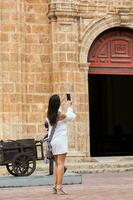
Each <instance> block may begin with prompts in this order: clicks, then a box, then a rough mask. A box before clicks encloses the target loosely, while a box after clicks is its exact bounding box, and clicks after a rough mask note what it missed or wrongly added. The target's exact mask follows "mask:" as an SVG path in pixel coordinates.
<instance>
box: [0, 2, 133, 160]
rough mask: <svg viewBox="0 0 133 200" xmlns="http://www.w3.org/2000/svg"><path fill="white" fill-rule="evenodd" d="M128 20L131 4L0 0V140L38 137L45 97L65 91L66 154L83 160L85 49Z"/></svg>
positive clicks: (85, 146)
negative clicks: (69, 117) (68, 118)
mask: <svg viewBox="0 0 133 200" xmlns="http://www.w3.org/2000/svg"><path fill="white" fill-rule="evenodd" d="M132 19H133V2H132V1H131V0H49V1H48V0H17V1H16V0H0V22H1V23H0V92H1V95H0V137H1V138H3V139H16V138H32V137H35V138H37V137H39V136H41V134H42V133H43V119H44V116H45V114H44V111H45V109H46V107H47V102H48V98H49V96H50V94H51V93H58V94H60V95H61V96H63V95H64V94H65V93H67V92H70V93H71V95H72V98H73V104H74V109H75V111H76V113H77V119H76V121H75V122H73V123H70V126H69V149H70V155H71V156H72V155H73V156H85V157H86V156H88V155H89V103H88V102H89V100H88V70H89V68H88V64H87V55H88V51H89V49H90V46H91V44H92V42H93V41H94V40H95V38H96V37H97V36H98V35H99V34H100V33H101V32H103V31H104V30H107V29H109V28H111V27H116V26H124V27H130V28H132V27H133V23H132ZM64 109H65V106H64Z"/></svg>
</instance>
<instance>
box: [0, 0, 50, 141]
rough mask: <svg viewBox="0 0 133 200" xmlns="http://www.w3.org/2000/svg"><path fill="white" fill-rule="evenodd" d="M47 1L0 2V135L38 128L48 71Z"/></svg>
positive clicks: (25, 134) (13, 135) (26, 134)
mask: <svg viewBox="0 0 133 200" xmlns="http://www.w3.org/2000/svg"><path fill="white" fill-rule="evenodd" d="M47 11H48V3H47V0H46V1H45V0H42V1H41V0H39V1H38V0H36V1H35V0H33V1H31V0H27V1H26V0H17V1H16V0H1V1H0V22H1V23H0V91H1V95H0V137H1V138H4V139H15V138H25V137H26V138H27V137H28V138H31V137H36V135H37V134H40V132H41V130H42V124H43V117H44V109H45V107H46V102H47V101H48V96H49V93H50V92H51V86H50V73H51V70H50V69H51V40H50V26H49V22H48V18H47Z"/></svg>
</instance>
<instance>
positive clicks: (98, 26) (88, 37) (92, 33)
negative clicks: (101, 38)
mask: <svg viewBox="0 0 133 200" xmlns="http://www.w3.org/2000/svg"><path fill="white" fill-rule="evenodd" d="M115 27H125V28H130V29H133V23H132V22H131V21H128V19H127V17H126V15H124V13H119V14H118V15H114V16H111V17H107V18H106V17H104V18H102V19H100V20H98V21H95V22H93V23H91V24H89V25H88V26H87V27H86V29H85V31H84V34H83V36H82V38H81V44H80V52H79V68H81V69H86V70H87V72H88V70H89V63H87V55H88V52H89V49H90V47H91V45H92V43H93V41H94V40H95V39H96V38H97V37H98V35H100V34H101V33H102V32H104V31H105V30H107V29H110V28H115Z"/></svg>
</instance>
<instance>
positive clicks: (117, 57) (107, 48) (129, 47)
mask: <svg viewBox="0 0 133 200" xmlns="http://www.w3.org/2000/svg"><path fill="white" fill-rule="evenodd" d="M87 61H88V65H89V74H133V31H132V30H130V29H125V28H114V29H109V30H107V31H105V32H103V33H102V34H100V35H99V36H98V37H97V38H96V40H95V41H94V42H93V44H92V46H91V48H90V51H89V53H88V60H87Z"/></svg>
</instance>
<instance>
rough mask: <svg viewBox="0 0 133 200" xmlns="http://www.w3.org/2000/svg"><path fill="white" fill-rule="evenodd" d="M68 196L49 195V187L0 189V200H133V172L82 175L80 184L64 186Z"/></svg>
mask: <svg viewBox="0 0 133 200" xmlns="http://www.w3.org/2000/svg"><path fill="white" fill-rule="evenodd" d="M64 189H65V191H67V192H68V193H69V194H68V195H66V196H58V195H53V194H51V186H32V187H17V188H15V187H14V188H0V200H60V199H61V200H133V171H130V172H121V173H117V172H114V173H95V174H84V175H82V184H75V185H64Z"/></svg>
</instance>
